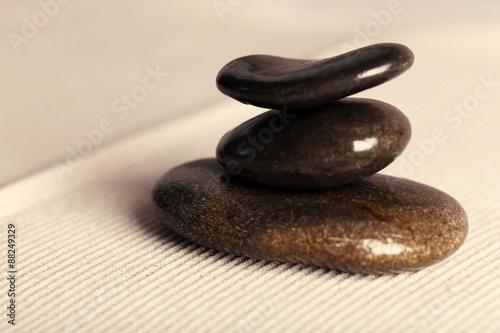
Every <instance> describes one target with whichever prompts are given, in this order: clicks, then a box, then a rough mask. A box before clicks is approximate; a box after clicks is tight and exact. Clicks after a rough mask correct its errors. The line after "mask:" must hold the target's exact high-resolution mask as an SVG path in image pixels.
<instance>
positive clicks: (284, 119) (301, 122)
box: [217, 98, 411, 189]
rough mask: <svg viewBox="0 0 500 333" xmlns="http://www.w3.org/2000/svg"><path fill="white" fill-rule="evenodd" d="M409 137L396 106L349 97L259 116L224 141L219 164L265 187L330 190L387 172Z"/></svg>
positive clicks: (407, 121) (405, 122)
mask: <svg viewBox="0 0 500 333" xmlns="http://www.w3.org/2000/svg"><path fill="white" fill-rule="evenodd" d="M410 136H411V126H410V122H409V120H408V118H407V117H406V116H405V115H404V114H403V113H402V112H401V111H399V110H398V109H396V108H395V107H394V106H392V105H389V104H387V103H384V102H380V101H376V100H371V99H360V98H346V99H343V100H341V101H337V102H335V103H332V104H329V105H325V106H321V107H318V108H314V109H310V110H304V111H301V112H296V113H295V114H292V113H290V112H286V113H285V112H283V111H277V110H271V111H269V112H265V113H263V114H260V115H258V116H256V117H254V118H252V119H250V120H248V121H246V122H244V123H243V124H241V125H240V126H238V127H236V128H235V129H233V130H232V131H230V132H228V133H227V134H226V135H225V136H224V137H223V138H222V139H221V140H220V142H219V145H218V146H217V159H218V160H219V162H220V163H221V164H222V165H224V166H225V167H226V169H227V171H228V172H229V173H230V174H231V175H238V176H241V177H243V178H246V179H248V180H252V181H255V182H259V183H262V184H266V185H271V186H278V187H286V188H297V189H316V188H327V187H333V186H339V185H343V184H348V183H350V182H353V181H356V180H359V179H361V178H363V177H367V176H370V175H372V174H374V173H375V172H377V171H379V170H381V169H383V168H384V167H386V166H387V165H389V164H390V163H391V162H392V161H394V159H395V158H396V157H397V156H399V154H401V152H402V151H403V150H404V148H405V147H406V145H407V144H408V141H409V140H410Z"/></svg>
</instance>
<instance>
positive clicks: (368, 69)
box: [217, 43, 413, 110]
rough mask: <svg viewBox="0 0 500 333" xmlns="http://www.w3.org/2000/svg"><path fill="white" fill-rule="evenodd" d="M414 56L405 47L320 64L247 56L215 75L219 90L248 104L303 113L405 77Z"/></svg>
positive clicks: (388, 46)
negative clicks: (404, 74) (304, 110)
mask: <svg viewBox="0 0 500 333" xmlns="http://www.w3.org/2000/svg"><path fill="white" fill-rule="evenodd" d="M412 64H413V53H412V52H411V51H410V50H409V49H408V48H407V47H406V46H404V45H401V44H395V43H382V44H374V45H370V46H367V47H363V48H360V49H357V50H354V51H351V52H347V53H344V54H342V55H339V56H336V57H332V58H327V59H322V60H300V59H289V58H282V57H276V56H270V55H249V56H245V57H241V58H238V59H235V60H233V61H231V62H229V63H228V64H227V65H225V66H224V67H223V68H222V69H221V70H220V72H219V73H218V75H217V87H218V89H219V90H220V91H221V92H222V93H224V94H226V95H228V96H230V97H232V98H234V99H236V100H238V101H240V102H243V103H246V104H252V105H255V106H259V107H264V108H271V109H280V110H283V109H285V108H286V109H287V110H299V109H308V108H312V107H316V106H319V105H324V104H328V103H331V102H334V101H336V100H338V99H340V98H343V97H346V96H349V95H352V94H354V93H357V92H360V91H362V90H365V89H368V88H371V87H374V86H377V85H379V84H381V83H383V82H386V81H388V80H390V79H392V78H394V77H396V76H398V75H399V74H401V73H403V72H404V71H406V70H407V69H408V68H410V67H411V65H412Z"/></svg>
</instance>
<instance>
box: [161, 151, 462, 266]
mask: <svg viewBox="0 0 500 333" xmlns="http://www.w3.org/2000/svg"><path fill="white" fill-rule="evenodd" d="M154 201H155V203H156V207H157V208H156V209H157V216H158V217H159V219H160V220H162V221H163V222H164V223H166V224H167V226H168V227H169V228H170V229H171V230H173V231H175V232H177V233H179V234H181V235H182V236H184V237H186V238H187V239H190V240H192V241H194V242H197V243H199V244H202V245H205V246H208V247H211V248H215V249H218V250H221V251H226V252H229V253H234V254H238V255H244V256H248V257H252V258H260V259H268V260H277V261H283V262H293V263H303V264H311V265H316V266H321V267H327V268H330V269H335V270H341V271H347V272H355V273H376V274H383V273H400V272H405V271H413V270H418V269H421V268H423V267H426V266H429V265H431V264H434V263H436V262H439V261H441V260H442V259H444V258H446V257H448V256H449V255H450V254H452V253H453V252H455V251H456V250H457V249H458V247H459V246H460V245H461V244H462V243H463V242H464V240H465V238H466V236H467V230H468V222H467V215H466V213H465V211H464V210H463V208H462V206H461V205H460V204H459V203H458V202H457V201H456V200H455V199H453V198H452V197H451V196H449V195H448V194H446V193H444V192H442V191H439V190H437V189H435V188H432V187H430V186H426V185H423V184H420V183H417V182H413V181H410V180H407V179H401V178H397V177H391V176H385V175H373V176H370V177H368V178H365V179H364V180H361V181H358V182H356V183H352V184H349V185H345V186H342V187H337V188H332V189H325V190H308V191H304V190H285V189H283V190H281V189H277V188H271V187H265V186H262V185H258V184H255V183H250V182H246V181H242V180H239V179H235V178H234V179H233V178H230V176H229V175H228V174H227V173H226V171H224V169H223V167H222V166H221V165H220V164H219V163H218V162H217V161H216V160H215V159H206V160H198V161H194V162H191V163H187V164H184V165H181V166H178V167H176V168H174V169H172V170H171V171H169V172H167V173H166V174H165V175H164V176H163V177H162V178H161V179H160V180H159V181H158V183H157V185H156V187H155V189H154Z"/></svg>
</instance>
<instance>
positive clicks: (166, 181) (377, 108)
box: [154, 44, 468, 274]
mask: <svg viewBox="0 0 500 333" xmlns="http://www.w3.org/2000/svg"><path fill="white" fill-rule="evenodd" d="M412 63H413V54H412V52H411V51H410V50H409V49H408V48H407V47H405V46H403V45H399V44H376V45H372V46H368V47H365V48H361V49H358V50H355V51H352V52H349V53H346V54H343V55H340V56H337V57H333V58H328V59H324V60H314V61H311V60H297V59H286V58H280V57H274V56H267V55H251V56H246V57H242V58H239V59H236V60H233V61H231V62H230V63H228V64H227V65H226V66H224V67H223V68H222V70H221V71H220V72H219V74H218V76H217V86H218V88H219V90H220V91H222V92H223V93H224V94H226V95H228V96H230V97H233V98H234V99H236V100H238V101H241V102H243V103H247V104H252V105H255V106H259V107H265V108H272V110H270V111H267V112H265V113H263V114H260V115H258V116H256V117H254V118H252V119H250V120H248V121H246V122H245V123H243V124H241V125H240V126H238V127H236V128H235V129H233V130H232V131H230V132H228V133H227V134H226V135H225V136H224V137H223V138H222V139H221V141H220V142H219V145H218V147H217V159H218V162H219V163H217V161H216V160H215V159H207V160H199V161H195V162H191V163H188V164H185V165H181V166H179V167H177V168H174V169H173V170H171V171H169V172H168V173H166V174H165V175H164V176H163V177H162V178H161V179H160V181H159V182H158V183H157V186H156V188H155V190H154V200H155V203H156V207H157V215H158V217H159V218H160V219H161V220H162V221H164V222H165V223H166V224H167V225H168V226H169V227H170V228H171V229H172V230H173V231H175V232H177V233H179V234H181V235H183V236H184V237H186V238H188V239H190V240H192V241H195V242H197V243H200V244H202V245H205V246H208V247H212V248H215V249H218V250H222V251H226V252H229V253H235V254H239V255H244V256H248V257H253V258H260V259H268V260H278V261H284V262H293V263H303V264H312V265H316V266H321V267H327V268H330V269H336V270H342V271H348V272H356V273H376V274H383V273H400V272H405V271H412V270H418V269H421V268H423V267H425V266H428V265H431V264H433V263H436V262H438V261H440V260H442V259H444V258H446V257H447V256H449V255H450V254H452V253H453V252H455V251H456V250H457V249H458V247H459V246H460V245H461V244H462V243H463V242H464V240H465V238H466V235H467V230H468V223H467V216H466V214H465V211H464V210H463V208H462V207H461V206H460V204H459V203H458V202H457V201H456V200H455V199H453V198H452V197H451V196H449V195H448V194H446V193H443V192H441V191H439V190H437V189H435V188H432V187H429V186H426V185H423V184H420V183H416V182H413V181H410V180H407V179H401V178H397V177H391V176H386V175H380V174H376V173H377V172H378V171H379V170H381V169H383V168H385V167H386V166H387V165H389V164H390V163H391V162H392V161H394V159H395V158H396V157H397V156H399V155H400V154H401V153H402V151H403V150H404V148H405V147H406V145H407V144H408V142H409V140H410V136H411V126H410V122H409V120H408V118H407V117H406V116H405V115H404V114H403V113H402V112H401V111H399V110H398V109H397V108H395V107H394V106H391V105H389V104H387V103H384V102H381V101H377V100H372V99H361V98H345V97H346V96H349V95H351V94H354V93H356V92H359V91H362V90H364V89H367V88H370V87H373V86H376V85H378V84H380V83H383V82H385V81H387V80H390V79H392V78H394V77H395V76H397V75H399V74H401V73H402V72H404V71H405V70H407V69H408V68H409V67H410V66H411V65H412Z"/></svg>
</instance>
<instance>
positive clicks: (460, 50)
mask: <svg viewBox="0 0 500 333" xmlns="http://www.w3.org/2000/svg"><path fill="white" fill-rule="evenodd" d="M0 12H1V13H2V14H1V18H2V19H1V22H0V24H1V34H2V38H1V39H0V59H1V62H0V75H1V78H2V79H1V80H0V100H1V101H2V103H1V105H2V106H1V107H2V110H1V112H0V124H1V130H0V160H1V163H0V185H1V184H4V185H5V184H7V183H10V182H13V181H15V180H17V179H19V178H21V177H23V176H26V175H28V174H31V173H33V172H36V171H38V170H41V169H44V168H47V167H52V166H53V165H54V163H56V162H59V161H63V160H64V159H65V158H66V156H67V155H68V154H71V151H73V152H74V151H77V148H81V150H82V152H83V151H86V150H85V149H87V151H88V150H92V152H91V153H94V152H95V151H97V150H99V149H102V147H105V146H106V145H108V144H110V143H112V142H114V141H115V140H118V139H120V138H122V137H124V136H127V135H130V134H132V133H137V132H139V131H144V130H146V129H148V128H149V127H151V126H155V125H158V124H160V123H163V122H168V121H171V120H172V119H174V118H177V117H183V116H185V115H187V114H191V113H195V112H201V111H203V110H204V109H206V108H207V106H209V105H214V104H216V103H219V102H222V101H227V100H228V98H227V97H225V96H223V95H222V94H221V93H219V92H218V91H217V89H216V87H215V76H216V74H217V72H218V70H219V69H220V68H221V67H222V66H223V65H224V64H225V63H227V62H228V61H230V60H232V59H234V58H236V57H239V56H243V55H247V54H254V53H263V54H272V55H279V56H285V57H294V58H317V57H329V56H334V55H336V54H339V53H343V52H345V51H346V50H348V49H350V48H351V49H352V48H357V47H361V46H365V45H369V44H373V43H378V42H400V43H403V44H405V45H407V46H408V47H410V48H411V49H412V50H413V51H414V53H415V59H416V60H415V65H414V67H413V68H412V69H410V71H408V72H407V73H405V74H404V75H403V76H402V77H400V78H398V79H397V80H396V81H392V82H390V83H388V84H386V85H383V86H381V87H378V88H375V89H372V90H370V91H368V92H365V93H362V94H360V95H363V96H368V97H373V98H379V99H384V100H385V101H386V102H389V103H393V104H395V105H396V106H397V107H399V108H401V109H402V110H403V112H405V113H407V114H408V115H409V117H410V119H411V120H412V122H413V123H414V137H415V135H416V136H417V137H418V136H421V137H422V138H425V137H428V136H429V135H430V132H425V130H424V128H428V131H430V130H432V127H435V126H442V124H443V114H444V113H445V112H446V110H447V109H448V108H450V107H453V105H454V103H461V102H462V101H463V99H464V98H465V97H466V96H467V95H468V94H470V93H473V92H474V89H475V86H476V85H477V83H478V81H477V77H478V76H483V77H485V78H487V77H488V75H493V77H494V78H496V80H497V81H500V72H499V66H498V59H499V58H500V46H499V45H500V44H499V43H498V36H500V3H499V2H498V1H486V0H483V1H472V0H471V1H439V2H436V1H428V0H424V1H410V0H399V1H396V0H395V1H389V0H382V1H366V0H365V1H356V2H349V3H348V2H346V1H326V0H313V1H298V0H286V1H285V0H278V1H264V0H253V1H245V0H220V1H219V0H193V1H184V2H179V1H175V2H174V1H142V2H137V1H131V0H120V1H117V0H110V1H105V2H102V1H97V0H88V1H77V0H41V1H35V0H33V1H31V0H17V1H15V2H11V1H9V2H3V3H2V4H0ZM150 72H156V73H159V74H157V75H158V76H159V77H156V81H155V80H153V81H151V82H149V81H148V82H149V85H148V89H144V86H143V85H144V83H143V81H144V80H145V79H146V77H147V76H148V75H149V73H150ZM167 73H168V74H167ZM147 80H148V79H146V81H147ZM148 82H146V85H147V83H148ZM127 96H128V97H127ZM408 96H412V99H411V100H409V99H408ZM417 96H418V97H417ZM498 96H499V94H498V93H497V94H496V96H495V97H494V98H493V97H492V98H489V99H488V100H486V101H481V105H479V107H478V108H477V109H478V110H477V111H476V112H475V115H474V116H471V117H470V119H465V118H464V117H462V116H460V117H461V118H463V120H464V122H467V127H468V128H470V127H472V126H475V125H476V126H478V125H477V124H478V123H480V120H479V119H486V118H488V116H487V114H486V113H488V112H490V111H489V110H487V107H486V106H487V105H492V104H493V103H495V102H498ZM409 101H411V103H410V102H409ZM233 105H234V106H235V108H237V107H240V106H237V103H236V102H234V104H233ZM497 105H498V103H497ZM240 108H241V107H240ZM254 112H255V113H257V112H260V110H258V109H255V111H254ZM491 112H493V111H491ZM103 119H109V120H111V121H112V123H113V126H112V128H109V129H108V131H107V133H104V132H103V136H102V139H99V136H98V135H97V134H95V132H93V130H94V129H96V128H97V129H98V128H99V126H100V122H101V121H102V120H103ZM496 119H498V118H496ZM456 121H459V120H456ZM419 122H422V123H424V124H426V125H427V126H426V127H423V126H422V127H421V126H420V125H419V126H417V124H419ZM450 122H451V121H450ZM487 124H491V122H488V121H486V122H485V125H486V127H488V125H487ZM105 125H106V124H105ZM481 126H482V125H481ZM419 128H421V130H422V132H420V131H419ZM464 128H465V127H461V128H460V130H461V131H462V130H464ZM487 129H488V128H483V129H482V130H481V131H480V132H481V136H482V137H483V136H488V132H487ZM85 131H86V132H85ZM84 132H85V133H87V136H90V137H92V133H94V134H95V135H96V136H95V137H94V141H95V143H98V144H93V147H83V146H82V147H78V144H79V143H80V142H81V141H82V140H87V139H86V138H87V136H86V135H85V133H84ZM450 132H455V131H450ZM89 133H90V134H89ZM450 135H451V134H450ZM462 137H463V136H462ZM455 139H456V140H461V139H460V138H459V137H458V136H457V137H455V138H454V140H455ZM484 139H485V140H486V138H485V137H484ZM467 140H480V139H479V138H477V137H469V138H467ZM488 142H491V140H490V141H488V140H486V141H484V142H483V144H487V143H488Z"/></svg>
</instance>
